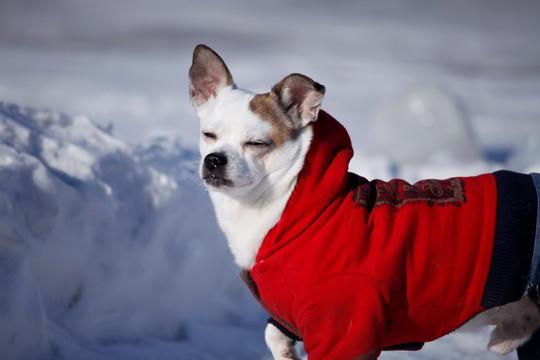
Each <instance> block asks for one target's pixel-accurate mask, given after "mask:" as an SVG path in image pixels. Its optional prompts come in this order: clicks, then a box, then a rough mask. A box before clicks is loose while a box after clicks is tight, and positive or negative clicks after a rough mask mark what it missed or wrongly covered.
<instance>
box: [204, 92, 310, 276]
mask: <svg viewBox="0 0 540 360" xmlns="http://www.w3.org/2000/svg"><path fill="white" fill-rule="evenodd" d="M252 98H253V94H251V93H249V92H246V91H244V90H239V89H233V88H232V87H227V88H225V89H223V90H221V91H220V92H219V93H218V94H217V96H216V98H215V99H214V100H213V101H211V102H210V103H208V104H205V105H204V106H203V107H201V108H200V109H199V110H198V115H199V117H200V119H201V132H204V131H212V132H214V133H215V134H216V141H212V142H208V141H205V140H204V139H202V140H201V142H200V152H201V156H202V158H203V159H204V157H205V156H206V155H208V154H210V153H214V152H223V153H225V154H226V155H227V158H228V161H229V163H228V164H227V166H228V173H229V179H230V180H231V181H232V182H233V183H234V184H235V185H234V186H233V187H231V188H229V187H226V188H215V187H211V186H210V187H208V191H209V194H210V197H211V199H212V202H213V204H214V207H215V210H216V215H217V219H218V222H219V225H220V227H221V229H222V230H223V232H224V233H225V235H226V236H227V240H228V243H229V247H230V249H231V251H232V253H233V255H234V257H235V260H236V263H237V264H238V265H239V266H241V267H242V268H247V269H249V268H251V267H252V266H253V265H254V263H255V257H256V255H257V252H258V250H259V248H260V246H261V243H262V241H263V240H264V237H265V235H266V233H267V232H268V231H269V230H270V229H271V228H272V227H273V226H274V225H275V224H276V223H277V222H278V220H279V218H280V217H281V214H282V213H283V210H284V209H285V205H286V204H287V201H288V199H289V196H290V194H291V192H292V190H293V188H294V186H295V185H296V177H297V175H298V173H299V172H300V170H301V169H302V166H303V164H304V158H305V156H306V153H307V151H308V149H309V144H310V142H311V138H312V130H311V128H310V127H306V128H304V129H302V131H301V132H300V135H299V136H298V137H296V138H295V140H294V141H288V142H286V143H285V144H283V145H282V146H280V147H279V148H276V149H274V150H272V154H269V155H268V156H266V157H265V158H264V160H260V159H258V156H257V155H258V154H256V153H253V151H250V150H249V149H247V150H246V148H245V147H244V146H243V144H244V143H245V142H246V141H247V140H248V139H258V138H265V137H267V136H268V133H269V132H270V131H271V125H270V123H269V122H267V121H263V120H262V119H260V118H259V117H258V116H257V115H255V114H254V113H253V112H251V111H250V110H249V102H250V100H251V99H252ZM202 167H203V164H202V163H201V171H202Z"/></svg>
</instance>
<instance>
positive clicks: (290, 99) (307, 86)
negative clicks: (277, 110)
mask: <svg viewBox="0 0 540 360" xmlns="http://www.w3.org/2000/svg"><path fill="white" fill-rule="evenodd" d="M324 91H325V89H324V86H323V85H321V84H319V83H317V82H315V81H313V80H311V79H310V78H308V77H307V76H305V75H302V74H291V75H289V76H287V77H286V78H285V79H283V80H281V81H280V82H279V83H277V84H276V85H275V86H274V87H273V88H272V92H273V93H274V94H275V95H276V96H277V97H278V99H279V101H280V103H281V105H282V106H283V109H284V110H285V112H286V113H287V114H288V115H289V117H290V118H291V119H292V120H293V121H294V123H295V124H294V125H295V127H296V128H302V127H304V126H306V125H307V124H309V123H310V122H313V121H315V120H317V117H318V116H319V110H320V109H321V102H322V98H323V96H324Z"/></svg>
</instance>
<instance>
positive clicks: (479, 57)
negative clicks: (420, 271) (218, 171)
mask: <svg viewBox="0 0 540 360" xmlns="http://www.w3.org/2000/svg"><path fill="white" fill-rule="evenodd" d="M539 18H540V5H539V4H538V2H536V1H532V0H531V1H520V2H511V1H510V0H507V1H502V0H489V1H488V0H486V1H470V0H454V1H451V2H449V1H447V2H443V1H427V0H425V1H424V0H405V1H397V0H395V1H378V2H354V1H333V2H327V1H323V0H315V1H309V2H308V1H296V2H291V1H285V0H279V1H276V2H272V3H269V2H265V3H256V2H253V1H246V0H235V1H230V2H222V1H217V0H206V1H198V2H196V3H195V2H187V1H185V2H184V1H173V0H154V1H151V2H150V1H143V0H117V1H115V2H109V1H105V0H94V1H71V0H51V1H47V2H41V1H37V0H26V1H17V0H4V1H2V2H0V101H2V103H0V324H1V326H0V350H1V356H0V357H1V358H2V359H7V360H11V359H40V358H43V359H49V358H51V359H55V360H79V359H83V360H84V359H89V360H90V359H92V360H94V359H104V360H116V359H126V360H127V359H130V360H131V359H141V360H142V359H164V360H167V359H240V360H241V359H269V353H268V352H267V350H266V349H265V345H264V342H263V338H262V332H263V328H264V319H265V318H266V316H265V314H264V313H263V312H262V311H261V310H260V309H259V308H258V305H257V304H256V302H255V301H254V300H253V299H252V298H251V295H249V294H248V292H247V291H246V289H245V288H244V286H243V284H242V283H241V280H240V279H239V278H238V276H237V271H238V269H237V268H236V267H235V266H234V264H233V261H232V258H231V256H230V254H229V252H228V249H227V247H226V244H225V240H224V238H223V236H222V235H221V233H220V231H219V229H218V228H217V226H216V224H215V219H214V215H213V213H212V208H211V205H210V203H209V200H208V198H207V196H206V194H205V191H204V188H203V187H202V186H201V184H200V182H199V180H198V178H197V175H196V167H197V161H198V155H197V152H196V144H197V141H198V123H197V119H196V117H195V114H194V111H193V110H192V109H191V107H190V105H189V102H188V97H187V87H188V84H187V71H188V68H189V64H190V62H191V52H192V50H193V47H194V46H195V45H196V44H197V43H201V42H202V43H206V44H208V45H210V46H212V47H213V48H214V49H215V50H216V51H218V52H219V53H220V54H221V55H222V56H223V57H224V59H225V61H226V62H227V63H228V65H229V67H230V69H231V71H232V72H233V76H235V80H236V82H237V83H238V84H239V85H240V86H241V87H245V88H248V89H251V90H254V91H267V90H268V89H269V88H270V86H271V85H272V84H273V83H275V82H277V81H279V80H280V79H281V78H282V77H283V76H285V75H286V74H288V73H291V72H302V73H305V74H306V75H309V76H311V77H313V78H314V79H315V80H317V81H319V82H321V83H322V84H324V85H325V86H326V87H327V95H326V97H325V100H324V106H323V107H324V108H325V109H326V110H327V111H328V112H330V113H331V114H332V115H334V116H335V117H336V118H337V119H339V120H340V121H342V122H343V123H344V124H345V126H346V127H347V128H348V130H349V132H350V134H351V137H352V138H353V142H354V144H355V150H356V156H355V158H354V159H353V163H352V164H351V168H352V170H354V171H356V172H359V173H361V174H362V175H364V176H366V177H368V178H375V177H377V178H383V179H389V178H391V177H395V176H399V177H403V178H406V179H408V180H410V181H414V180H416V179H419V178H425V177H447V176H454V175H469V174H476V173H480V172H484V171H491V170H494V169H498V168H508V169H513V170H517V171H524V172H527V171H540V100H539V99H540V44H539V43H538V41H537V39H538V35H539V34H540V22H538V19H539ZM47 109H52V110H47ZM80 114H82V115H80ZM427 280H428V279H427ZM485 344H486V334H480V335H476V336H472V337H469V336H463V335H452V336H448V337H445V338H443V339H441V340H439V341H436V342H434V343H431V344H428V345H426V348H425V349H424V350H423V351H421V352H418V353H401V352H399V353H387V354H384V355H383V356H382V357H381V358H382V359H398V358H399V359H421V360H427V359H434V358H437V359H441V360H450V359H481V360H487V359H497V358H499V357H498V356H496V355H494V354H490V353H487V352H486V351H485V350H484V348H485ZM509 359H515V354H512V355H511V356H510V357H509Z"/></svg>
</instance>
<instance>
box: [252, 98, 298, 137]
mask: <svg viewBox="0 0 540 360" xmlns="http://www.w3.org/2000/svg"><path fill="white" fill-rule="evenodd" d="M249 109H250V110H251V111H253V112H254V113H255V114H257V115H258V116H259V117H260V118H261V119H262V120H263V121H268V122H270V124H271V126H272V131H271V132H270V134H269V135H270V138H271V139H272V141H273V142H274V143H275V145H276V146H281V145H282V144H283V143H285V142H286V141H287V140H290V139H291V138H293V137H294V134H295V129H294V127H293V124H292V122H291V120H290V118H289V117H288V116H287V114H286V113H285V112H284V111H283V108H282V106H281V105H280V103H279V100H278V98H277V97H276V95H275V94H274V93H273V92H270V93H266V94H258V95H255V96H254V97H253V99H251V101H250V102H249Z"/></svg>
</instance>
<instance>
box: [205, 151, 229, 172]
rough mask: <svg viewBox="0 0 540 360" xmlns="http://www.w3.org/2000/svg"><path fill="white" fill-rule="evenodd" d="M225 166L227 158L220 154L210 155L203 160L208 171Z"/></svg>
mask: <svg viewBox="0 0 540 360" xmlns="http://www.w3.org/2000/svg"><path fill="white" fill-rule="evenodd" d="M226 164H227V158H226V157H225V155H223V154H220V153H211V154H208V155H206V157H205V158H204V165H205V166H206V168H207V169H208V170H210V171H214V170H215V169H217V168H218V167H220V166H223V165H226Z"/></svg>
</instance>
